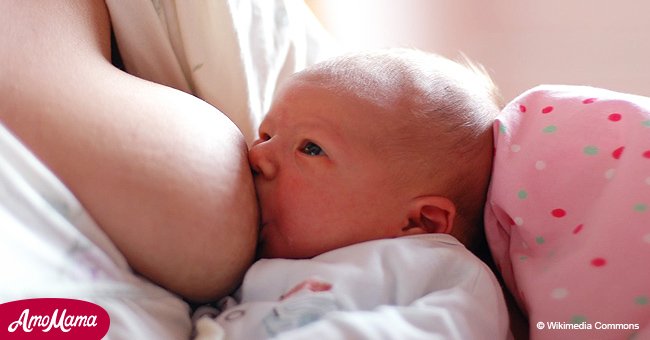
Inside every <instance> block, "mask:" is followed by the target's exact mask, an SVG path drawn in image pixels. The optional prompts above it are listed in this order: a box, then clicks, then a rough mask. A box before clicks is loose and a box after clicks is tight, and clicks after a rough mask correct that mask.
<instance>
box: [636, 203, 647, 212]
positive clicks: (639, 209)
mask: <svg viewBox="0 0 650 340" xmlns="http://www.w3.org/2000/svg"><path fill="white" fill-rule="evenodd" d="M646 210H648V206H647V205H646V204H645V203H638V204H635V205H634V211H637V212H645V211H646Z"/></svg>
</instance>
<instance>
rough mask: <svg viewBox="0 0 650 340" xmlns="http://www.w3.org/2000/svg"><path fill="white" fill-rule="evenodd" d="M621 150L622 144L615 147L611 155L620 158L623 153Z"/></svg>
mask: <svg viewBox="0 0 650 340" xmlns="http://www.w3.org/2000/svg"><path fill="white" fill-rule="evenodd" d="M623 150H625V147H624V146H621V147H619V148H617V149H616V150H614V152H612V157H614V159H619V158H621V155H622V154H623Z"/></svg>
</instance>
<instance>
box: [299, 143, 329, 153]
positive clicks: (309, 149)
mask: <svg viewBox="0 0 650 340" xmlns="http://www.w3.org/2000/svg"><path fill="white" fill-rule="evenodd" d="M300 152H302V153H304V154H306V155H309V156H323V155H325V151H323V149H321V147H320V146H318V145H317V144H315V143H313V142H305V145H304V146H302V147H301V148H300Z"/></svg>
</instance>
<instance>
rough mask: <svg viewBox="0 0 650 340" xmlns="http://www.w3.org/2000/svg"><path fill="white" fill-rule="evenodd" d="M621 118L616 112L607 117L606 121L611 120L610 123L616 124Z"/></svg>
mask: <svg viewBox="0 0 650 340" xmlns="http://www.w3.org/2000/svg"><path fill="white" fill-rule="evenodd" d="M621 118H623V116H621V114H620V113H618V112H614V113H612V114H610V115H609V116H607V119H609V120H611V121H612V122H618V121H619V120H621Z"/></svg>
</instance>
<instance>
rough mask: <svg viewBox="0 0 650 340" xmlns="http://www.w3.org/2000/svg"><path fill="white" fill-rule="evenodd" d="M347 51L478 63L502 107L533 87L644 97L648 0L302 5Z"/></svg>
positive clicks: (649, 90)
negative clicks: (406, 52)
mask: <svg viewBox="0 0 650 340" xmlns="http://www.w3.org/2000/svg"><path fill="white" fill-rule="evenodd" d="M306 3H307V4H308V5H309V6H310V7H311V8H312V9H313V10H314V12H315V14H316V15H317V17H319V19H320V20H321V22H322V23H323V25H324V26H325V28H326V29H327V30H328V31H330V32H331V33H332V35H333V36H334V37H335V38H336V39H337V40H339V41H340V42H342V43H343V44H345V45H346V46H348V47H349V48H352V49H362V48H372V47H389V46H408V47H417V48H420V49H424V50H427V51H432V52H436V53H439V54H442V55H444V56H447V57H450V58H456V57H458V55H459V52H463V53H465V54H466V55H467V56H468V57H470V59H472V60H474V61H477V62H479V63H481V64H483V65H484V66H485V67H486V68H487V69H488V71H489V72H490V74H491V75H492V77H493V78H494V80H495V82H496V83H497V84H498V85H499V87H500V89H501V92H502V95H503V98H504V100H505V101H506V102H507V101H509V100H510V99H512V98H513V97H515V96H516V95H518V94H519V93H521V92H522V91H524V90H526V89H528V88H530V87H533V86H535V85H537V84H558V83H559V84H580V85H592V86H599V87H604V88H609V89H612V90H617V91H623V92H630V93H635V94H640V95H645V96H650V67H649V65H650V1H648V0H619V1H613V0H589V1H586V0H544V1H539V0H306Z"/></svg>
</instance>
